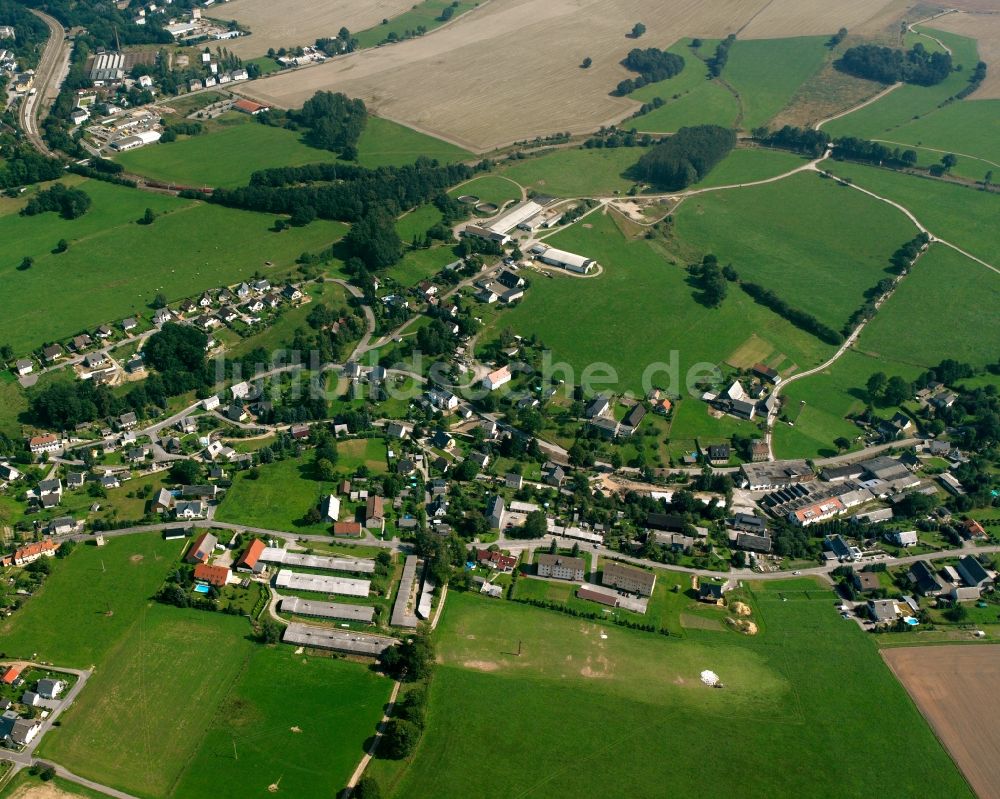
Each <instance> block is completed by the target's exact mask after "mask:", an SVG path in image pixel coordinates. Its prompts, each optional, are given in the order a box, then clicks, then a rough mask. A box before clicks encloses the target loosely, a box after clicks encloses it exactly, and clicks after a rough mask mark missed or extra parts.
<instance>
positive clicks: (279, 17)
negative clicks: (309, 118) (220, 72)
mask: <svg viewBox="0 0 1000 799" xmlns="http://www.w3.org/2000/svg"><path fill="white" fill-rule="evenodd" d="M412 5H413V0H366V2H364V3H359V2H357V0H323V2H322V3H317V2H316V1H315V0H281V2H274V0H234V2H232V3H227V4H226V7H225V13H222V12H221V11H220V12H219V15H220V16H221V17H222V18H224V19H227V20H228V19H235V20H236V21H237V22H240V23H242V24H243V25H246V26H247V27H249V28H250V32H251V35H250V36H244V37H240V38H238V39H231V40H230V41H228V42H226V47H227V48H228V49H229V50H230V51H231V52H233V53H235V54H236V55H238V56H240V57H241V58H250V57H253V56H258V55H264V53H266V52H267V49H268V48H269V47H273V48H274V49H275V50H277V49H278V48H279V47H295V46H297V45H307V44H312V43H313V42H315V41H316V40H317V39H320V38H322V37H324V36H336V35H337V31H339V30H340V29H341V28H342V27H344V28H347V29H348V30H351V31H359V30H363V29H365V28H370V27H372V26H373V25H378V24H379V23H380V22H381V21H382V20H383V19H386V18H391V17H395V16H397V15H398V14H402V13H403V12H404V11H406V10H407V9H409V8H410V7H411V6H412Z"/></svg>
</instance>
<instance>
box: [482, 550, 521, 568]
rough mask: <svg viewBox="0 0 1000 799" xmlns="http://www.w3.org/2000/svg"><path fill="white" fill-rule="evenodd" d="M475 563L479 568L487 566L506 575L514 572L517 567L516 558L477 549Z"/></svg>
mask: <svg viewBox="0 0 1000 799" xmlns="http://www.w3.org/2000/svg"><path fill="white" fill-rule="evenodd" d="M476 561H477V562H478V563H479V564H480V565H481V566H488V567H490V568H492V569H497V570H498V571H502V572H506V573H509V572H512V571H514V568H515V567H516V566H517V558H515V557H512V556H510V555H504V554H503V553H502V552H499V551H497V550H492V551H491V550H488V549H477V550H476Z"/></svg>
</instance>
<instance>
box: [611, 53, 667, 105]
mask: <svg viewBox="0 0 1000 799" xmlns="http://www.w3.org/2000/svg"><path fill="white" fill-rule="evenodd" d="M621 64H622V66H623V67H625V68H626V69H628V70H631V71H632V72H638V73H639V77H638V78H626V79H625V80H623V81H621V82H620V83H619V84H618V86H616V87H615V90H614V91H613V92H612V94H613V95H615V96H616V97H624V96H625V95H626V94H631V93H632V92H634V91H635V90H636V89H641V88H642V87H643V86H645V85H646V84H647V83H656V82H658V81H661V80H667V79H668V78H672V77H674V76H675V75H679V74H680V73H681V72H682V71H683V69H684V57H683V56H680V55H677V54H676V53H670V52H667V51H666V50H660V49H659V48H657V47H647V48H646V49H645V50H643V49H642V48H640V47H636V48H633V49H632V50H630V51H629V53H628V55H627V56H625V58H624V59H623V60H622V62H621Z"/></svg>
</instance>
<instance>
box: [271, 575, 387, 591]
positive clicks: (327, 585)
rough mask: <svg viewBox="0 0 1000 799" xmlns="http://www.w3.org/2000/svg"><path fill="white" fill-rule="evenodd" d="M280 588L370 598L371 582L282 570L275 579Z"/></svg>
mask: <svg viewBox="0 0 1000 799" xmlns="http://www.w3.org/2000/svg"><path fill="white" fill-rule="evenodd" d="M274 584H275V586H276V587H278V588H291V589H292V590H293V591H315V592H316V593H318V594H342V595H343V596H364V597H366V596H368V589H369V588H370V587H371V582H370V581H369V580H354V579H352V578H350V577H327V576H326V575H322V574H304V573H302V572H293V571H290V570H289V569H282V570H281V571H279V572H278V576H277V578H276V579H275V583H274Z"/></svg>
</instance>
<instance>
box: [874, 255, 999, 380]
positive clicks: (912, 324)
mask: <svg viewBox="0 0 1000 799" xmlns="http://www.w3.org/2000/svg"><path fill="white" fill-rule="evenodd" d="M987 308H993V309H997V308H1000V275H997V274H996V273H994V272H990V271H989V270H988V269H986V268H984V267H983V266H981V265H980V264H977V263H976V262H975V261H971V260H969V259H968V258H966V257H965V256H964V255H961V254H960V253H957V252H955V251H954V250H952V249H951V248H949V247H945V246H943V245H941V244H934V245H932V246H931V249H930V250H929V251H928V252H927V254H926V255H924V256H923V257H922V258H921V259H920V260H919V261H918V262H917V266H916V267H915V268H914V269H913V271H912V272H911V273H910V275H909V276H908V277H907V278H906V280H904V281H903V282H902V284H901V285H900V287H899V288H898V289H897V290H896V293H895V294H894V295H893V297H892V299H891V300H890V301H889V302H887V303H886V304H885V305H884V306H883V307H882V309H881V310H880V311H879V312H878V314H877V315H876V317H875V318H874V319H873V320H872V321H871V322H870V323H869V324H868V326H867V327H866V328H865V330H864V332H863V333H862V335H861V341H860V342H859V344H858V348H859V349H861V350H863V351H865V352H870V353H872V354H878V355H879V356H881V357H883V358H886V359H888V360H892V361H896V362H899V363H906V364H911V365H913V366H915V367H929V366H934V365H936V364H938V363H940V362H941V361H942V360H944V359H945V358H955V359H956V360H959V361H965V362H966V363H971V364H973V365H975V366H985V365H986V364H987V363H993V362H995V361H996V357H997V342H1000V314H997V313H983V311H984V309H987ZM930 309H932V310H931V312H928V311H929V310H930Z"/></svg>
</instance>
